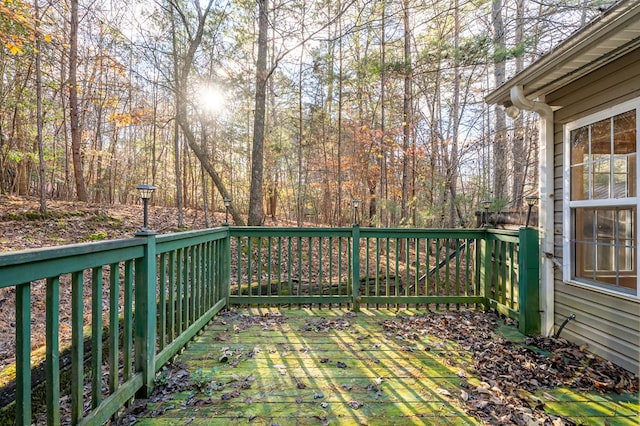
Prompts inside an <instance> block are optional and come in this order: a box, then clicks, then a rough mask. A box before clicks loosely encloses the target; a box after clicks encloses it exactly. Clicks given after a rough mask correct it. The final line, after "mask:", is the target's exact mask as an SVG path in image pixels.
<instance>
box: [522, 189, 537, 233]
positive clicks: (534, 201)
mask: <svg viewBox="0 0 640 426" xmlns="http://www.w3.org/2000/svg"><path fill="white" fill-rule="evenodd" d="M524 200H525V201H526V202H527V206H528V210H527V222H526V224H525V225H524V227H525V228H528V227H529V219H531V209H532V208H533V206H535V205H537V204H538V200H539V198H538V197H536V196H535V195H527V196H526V197H524Z"/></svg>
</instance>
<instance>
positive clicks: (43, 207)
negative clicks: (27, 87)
mask: <svg viewBox="0 0 640 426" xmlns="http://www.w3.org/2000/svg"><path fill="white" fill-rule="evenodd" d="M34 9H35V18H36V25H38V27H39V26H40V5H39V4H38V0H35V1H34ZM36 37H37V38H36V128H37V136H36V138H37V140H38V166H39V167H38V177H39V179H40V213H46V212H47V197H46V195H47V193H46V192H47V185H46V169H45V161H44V144H43V141H42V126H43V119H42V118H43V117H42V69H41V56H42V53H41V52H42V42H41V40H40V35H36Z"/></svg>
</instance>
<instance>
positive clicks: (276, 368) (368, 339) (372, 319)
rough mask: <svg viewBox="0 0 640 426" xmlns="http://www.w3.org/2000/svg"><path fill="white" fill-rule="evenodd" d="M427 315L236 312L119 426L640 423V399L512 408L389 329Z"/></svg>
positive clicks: (445, 349)
mask: <svg viewBox="0 0 640 426" xmlns="http://www.w3.org/2000/svg"><path fill="white" fill-rule="evenodd" d="M424 313H425V311H422V312H420V311H399V312H396V311H391V310H373V311H371V310H363V311H361V312H360V313H358V314H353V313H350V312H347V311H344V310H339V309H336V310H318V309H314V310H310V309H301V310H285V309H282V310H278V309H266V308H264V309H245V310H238V311H235V310H232V311H230V312H227V313H224V314H222V315H221V316H218V317H216V318H215V319H214V321H213V322H212V323H211V324H210V325H209V326H208V327H206V328H205V331H204V333H203V334H201V335H200V336H198V337H196V338H195V339H194V341H193V342H191V343H190V344H189V346H188V347H187V349H186V350H185V352H184V353H182V354H181V355H179V356H178V357H177V359H176V362H175V363H174V364H173V365H170V366H168V367H166V368H165V369H163V370H162V371H161V372H160V373H159V374H158V378H157V382H158V384H159V385H160V386H158V387H157V388H156V391H155V392H154V395H153V396H152V398H150V399H149V400H143V401H137V402H136V406H135V407H133V408H132V409H130V410H129V414H127V415H125V416H123V417H121V419H120V422H119V424H129V423H132V422H134V421H135V422H136V424H139V425H147V424H149V425H150V424H153V425H155V424H162V425H169V424H175V425H185V424H192V425H196V424H197V425H211V424H232V423H242V424H258V425H275V424H278V425H292V424H295V425H307V424H329V425H333V424H367V425H374V424H379V425H388V424H395V425H403V424H435V425H449V424H455V425H472V424H483V423H490V424H497V423H502V424H538V423H533V422H535V421H541V420H542V419H545V421H546V422H547V423H546V424H551V423H549V422H550V421H553V420H554V419H555V421H556V422H555V423H553V424H558V425H562V424H574V423H572V422H575V423H576V424H612V425H613V424H616V425H624V424H629V425H635V424H637V420H638V417H637V413H638V409H639V408H640V404H639V403H638V402H637V401H638V395H637V393H636V394H635V395H634V394H627V395H617V396H615V397H614V396H607V395H594V394H587V393H576V392H574V391H571V390H569V389H562V388H556V389H551V390H549V389H547V390H544V391H542V390H541V391H540V392H536V393H535V394H533V393H528V392H526V391H524V390H519V391H518V395H519V396H520V397H521V398H522V401H526V402H527V403H524V402H523V403H522V405H521V406H514V407H508V406H509V405H513V404H514V402H515V401H516V400H517V398H511V397H507V395H506V392H507V391H506V389H503V390H498V389H496V388H492V386H489V385H485V384H483V383H482V382H481V380H480V379H479V378H477V377H474V373H473V372H472V367H471V366H472V365H473V360H472V352H471V351H470V350H469V348H467V349H464V348H463V347H462V346H461V345H459V344H458V343H456V342H453V341H451V340H444V339H441V338H438V337H436V336H433V335H431V334H424V333H422V334H420V335H416V336H411V330H410V329H408V328H404V329H402V328H400V329H394V328H393V327H388V326H385V324H386V325H388V324H389V323H388V321H396V320H397V319H401V318H406V316H407V315H420V314H424ZM509 328H511V327H507V333H508V334H509V335H510V339H511V340H513V338H514V336H515V339H517V338H518V337H517V336H518V334H517V330H515V328H512V329H511V330H509ZM416 333H419V330H416ZM520 337H521V336H520ZM490 338H491V337H490ZM483 389H484V390H483ZM503 392H504V393H503ZM508 408H510V409H508ZM133 413H135V414H133ZM491 413H493V414H491ZM487 415H494V416H495V417H494V418H493V419H490V418H489V419H488V418H487ZM527 420H531V422H530V423H527ZM607 422H608V423H607ZM540 424H542V423H540Z"/></svg>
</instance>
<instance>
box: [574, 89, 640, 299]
mask: <svg viewBox="0 0 640 426" xmlns="http://www.w3.org/2000/svg"><path fill="white" fill-rule="evenodd" d="M633 109H635V112H636V151H635V167H636V169H635V170H636V179H635V180H636V182H635V188H636V194H635V197H625V198H606V199H587V200H576V201H571V132H572V131H573V130H576V129H578V128H580V127H584V126H588V125H590V124H594V123H596V122H598V121H601V120H606V119H607V118H612V117H614V116H616V115H619V114H623V113H625V112H628V111H630V110H633ZM563 138H564V140H563V148H564V155H563V160H564V164H563V176H562V180H563V199H562V225H563V228H562V229H563V258H564V262H563V263H564V264H563V268H562V270H563V274H562V275H563V281H564V282H567V283H570V284H576V285H579V286H582V287H587V288H589V289H594V290H598V291H602V292H605V293H608V294H612V295H616V296H622V297H631V298H633V299H640V285H638V283H637V282H636V289H635V293H634V292H633V290H632V289H631V291H624V290H622V289H621V287H619V286H613V285H608V284H606V283H598V282H597V281H593V280H582V279H580V278H574V277H573V275H574V271H573V269H574V265H575V259H574V250H573V244H572V239H574V235H575V233H574V231H575V230H574V221H573V215H572V209H575V208H580V207H585V208H598V207H603V208H604V207H609V208H616V207H633V206H635V208H636V223H635V229H634V232H635V246H636V249H635V257H636V259H635V260H636V262H635V269H636V280H637V274H638V271H640V253H639V251H640V238H639V235H638V234H639V233H638V223H637V216H638V215H639V214H640V212H639V211H638V210H639V208H638V207H639V206H638V200H639V199H640V196H639V194H638V188H639V186H638V183H640V176H639V175H640V173H638V170H640V169H639V166H640V152H638V145H639V144H640V97H637V98H634V99H631V100H628V101H626V102H622V103H620V104H617V105H615V106H613V107H610V108H607V109H604V110H602V111H598V112H596V113H594V114H590V115H588V116H585V117H582V118H579V119H577V120H574V121H571V122H569V123H566V124H564V126H563ZM611 155H613V153H612V154H611Z"/></svg>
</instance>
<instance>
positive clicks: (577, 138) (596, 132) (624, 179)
mask: <svg viewBox="0 0 640 426" xmlns="http://www.w3.org/2000/svg"><path fill="white" fill-rule="evenodd" d="M639 111H640V98H638V99H634V100H632V101H629V102H625V103H624V104H621V105H619V106H617V107H615V108H612V109H610V110H607V111H603V112H601V113H598V114H594V115H592V116H589V117H586V118H584V119H581V120H578V121H575V122H573V123H569V124H567V125H566V126H565V131H564V134H565V174H564V182H565V189H564V195H565V196H564V209H563V210H564V218H563V222H564V229H565V232H566V234H565V245H564V257H565V259H567V260H568V261H565V262H564V263H565V268H564V278H565V280H567V281H573V282H579V283H584V284H589V285H595V286H599V287H601V288H604V289H608V290H612V291H617V292H622V293H628V294H632V295H635V296H639V295H640V294H639V293H638V264H639V261H638V233H637V230H638V194H637V186H638V174H637V168H638V156H637V151H638V149H637V147H638V124H639V122H640V120H639V117H640V112H639Z"/></svg>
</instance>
